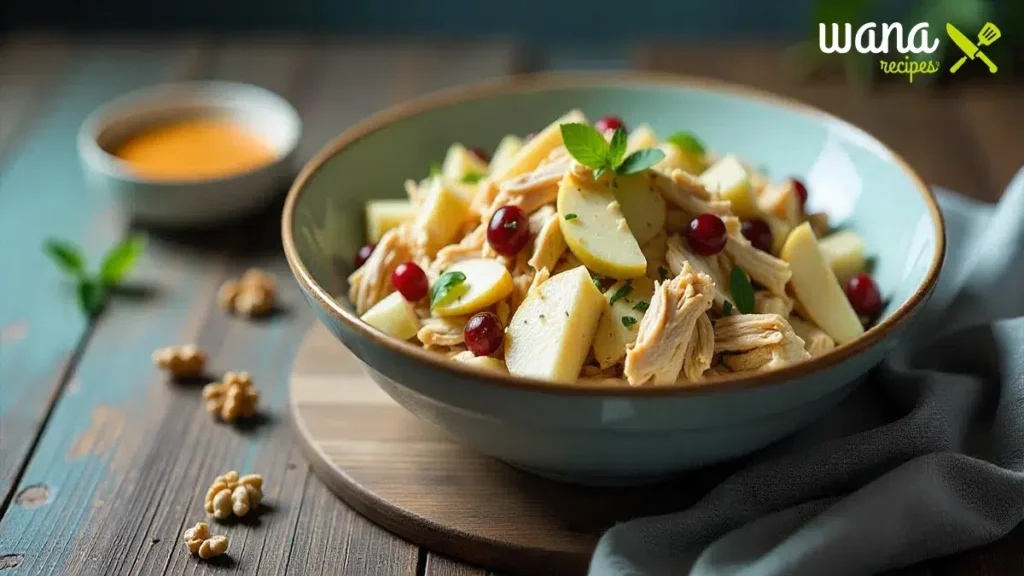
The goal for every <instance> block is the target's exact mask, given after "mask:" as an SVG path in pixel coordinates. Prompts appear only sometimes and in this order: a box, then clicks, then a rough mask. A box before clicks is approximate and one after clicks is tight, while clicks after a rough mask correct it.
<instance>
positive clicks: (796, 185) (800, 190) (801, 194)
mask: <svg viewBox="0 0 1024 576" xmlns="http://www.w3.org/2000/svg"><path fill="white" fill-rule="evenodd" d="M790 180H791V181H792V182H793V190H795V191H796V195H797V197H798V198H800V209H801V210H802V209H803V207H804V206H806V205H807V186H805V185H804V183H803V182H801V181H800V180H799V179H798V178H790Z"/></svg>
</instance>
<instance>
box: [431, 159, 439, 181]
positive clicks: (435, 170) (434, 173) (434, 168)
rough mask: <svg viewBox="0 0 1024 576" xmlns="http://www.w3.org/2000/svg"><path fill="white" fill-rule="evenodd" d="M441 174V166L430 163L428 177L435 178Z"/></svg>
mask: <svg viewBox="0 0 1024 576" xmlns="http://www.w3.org/2000/svg"><path fill="white" fill-rule="evenodd" d="M440 173H441V165H440V164H438V163H437V162H431V163H430V176H431V177H433V176H437V175H439V174H440Z"/></svg>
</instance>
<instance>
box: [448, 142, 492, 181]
mask: <svg viewBox="0 0 1024 576" xmlns="http://www.w3.org/2000/svg"><path fill="white" fill-rule="evenodd" d="M488 171H489V169H488V167H487V163H486V162H484V161H483V160H481V159H480V158H478V157H477V155H476V154H474V153H472V152H470V151H469V150H467V149H466V147H465V146H463V145H462V144H459V143H457V142H456V143H455V144H452V145H451V146H450V147H449V148H448V153H447V154H445V157H444V164H442V165H441V177H442V178H444V179H445V180H449V181H451V182H462V179H463V178H465V177H466V175H467V174H474V173H475V174H479V175H481V176H486V175H487V172H488Z"/></svg>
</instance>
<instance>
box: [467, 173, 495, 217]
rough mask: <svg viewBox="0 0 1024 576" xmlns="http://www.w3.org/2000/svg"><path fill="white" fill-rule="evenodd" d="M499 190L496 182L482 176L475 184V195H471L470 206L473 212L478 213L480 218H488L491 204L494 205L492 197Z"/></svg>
mask: <svg viewBox="0 0 1024 576" xmlns="http://www.w3.org/2000/svg"><path fill="white" fill-rule="evenodd" d="M499 190H500V188H499V187H498V183H497V182H495V181H493V180H491V179H490V178H484V179H483V180H481V181H480V184H479V185H478V186H477V189H476V196H473V201H472V202H470V208H471V209H472V210H473V212H475V213H477V214H480V215H481V217H482V218H486V219H487V220H489V219H490V218H491V213H492V210H491V206H493V205H494V198H495V197H496V196H497V195H498V192H499ZM487 220H484V224H486V223H487Z"/></svg>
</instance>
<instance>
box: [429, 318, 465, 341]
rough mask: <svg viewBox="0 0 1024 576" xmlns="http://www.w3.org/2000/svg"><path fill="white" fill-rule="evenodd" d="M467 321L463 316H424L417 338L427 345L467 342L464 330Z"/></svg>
mask: <svg viewBox="0 0 1024 576" xmlns="http://www.w3.org/2000/svg"><path fill="white" fill-rule="evenodd" d="M467 321H468V318H463V317H461V316H452V317H446V318H424V319H423V321H422V327H421V328H420V331H419V332H417V333H416V338H418V339H419V341H420V342H422V343H423V344H424V345H425V346H458V345H459V344H462V343H463V342H465V340H464V339H463V337H462V331H463V330H465V328H466V322H467Z"/></svg>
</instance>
